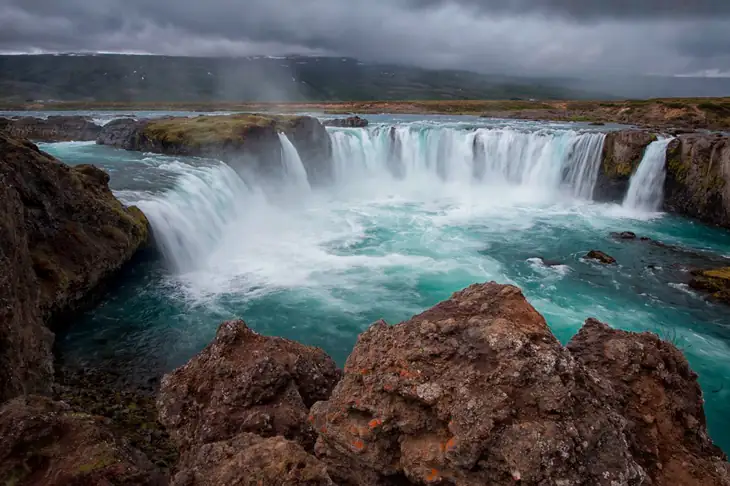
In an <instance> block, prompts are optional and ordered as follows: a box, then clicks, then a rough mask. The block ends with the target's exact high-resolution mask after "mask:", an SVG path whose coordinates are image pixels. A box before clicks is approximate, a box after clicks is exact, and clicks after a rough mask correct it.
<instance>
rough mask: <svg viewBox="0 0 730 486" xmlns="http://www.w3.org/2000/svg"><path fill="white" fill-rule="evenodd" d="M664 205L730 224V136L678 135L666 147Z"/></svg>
mask: <svg viewBox="0 0 730 486" xmlns="http://www.w3.org/2000/svg"><path fill="white" fill-rule="evenodd" d="M664 193H665V200H664V207H665V209H666V210H667V211H671V212H674V213H678V214H682V215H686V216H690V217H693V218H696V219H699V220H700V221H703V222H705V223H709V224H715V225H720V226H724V227H726V228H730V137H728V136H719V135H702V134H694V133H692V134H684V135H679V136H678V137H677V139H676V140H675V141H673V142H672V143H671V144H670V145H669V147H668V149H667V180H666V184H665V190H664Z"/></svg>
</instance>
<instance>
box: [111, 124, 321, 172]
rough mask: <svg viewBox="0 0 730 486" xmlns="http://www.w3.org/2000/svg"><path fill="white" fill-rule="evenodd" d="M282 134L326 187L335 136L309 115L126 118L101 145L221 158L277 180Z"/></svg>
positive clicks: (241, 167)
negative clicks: (280, 134)
mask: <svg viewBox="0 0 730 486" xmlns="http://www.w3.org/2000/svg"><path fill="white" fill-rule="evenodd" d="M279 133H284V134H285V135H286V136H287V137H288V138H289V140H290V141H291V143H292V144H293V145H294V146H295V147H296V149H297V152H298V153H299V156H300V157H301V159H302V163H303V165H304V168H305V169H306V171H307V176H308V178H309V180H310V182H312V183H314V184H317V183H326V182H328V181H329V180H330V179H331V178H332V176H333V174H332V164H331V157H332V144H331V141H330V138H329V135H328V134H327V130H326V129H325V127H324V125H322V124H321V123H320V122H319V120H317V119H316V118H312V117H308V116H284V115H249V114H245V115H228V116H198V117H194V118H184V117H176V118H161V119H153V120H140V121H137V120H132V119H122V120H116V121H114V122H112V123H109V124H108V125H107V126H105V127H104V129H103V130H102V132H101V134H100V135H99V137H98V139H97V143H99V144H101V145H110V146H114V147H118V148H123V149H126V150H137V151H143V152H154V153H160V154H169V155H193V156H210V157H216V158H220V159H222V160H225V161H226V162H228V163H229V164H230V165H232V166H233V167H234V168H236V169H240V170H243V171H255V172H256V173H258V174H262V175H273V176H276V175H278V174H280V173H281V171H282V170H283V167H284V166H283V154H282V144H281V141H280V140H279Z"/></svg>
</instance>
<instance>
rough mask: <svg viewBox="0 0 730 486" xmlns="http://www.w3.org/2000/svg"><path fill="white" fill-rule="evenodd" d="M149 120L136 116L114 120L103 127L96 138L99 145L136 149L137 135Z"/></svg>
mask: <svg viewBox="0 0 730 486" xmlns="http://www.w3.org/2000/svg"><path fill="white" fill-rule="evenodd" d="M146 123H147V122H146V121H145V120H142V121H138V120H136V119H134V118H119V119H117V120H112V121H110V122H109V123H107V124H106V125H104V126H103V127H101V131H100V132H99V135H98V136H97V138H96V143H97V144H98V145H109V146H111V147H116V148H121V149H124V150H136V144H137V139H136V137H137V136H138V134H139V133H140V131H141V130H142V129H143V128H144V126H145V124H146Z"/></svg>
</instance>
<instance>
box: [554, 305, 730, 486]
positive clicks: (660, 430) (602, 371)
mask: <svg viewBox="0 0 730 486" xmlns="http://www.w3.org/2000/svg"><path fill="white" fill-rule="evenodd" d="M567 348H568V350H569V351H570V352H571V354H572V355H573V356H574V357H575V358H576V359H577V360H578V362H580V363H581V364H583V365H584V366H585V367H586V368H588V369H589V370H590V371H591V373H593V374H594V376H596V377H598V379H599V380H600V381H602V382H603V384H604V386H606V387H610V388H611V389H612V391H613V393H612V396H613V406H614V408H615V409H616V410H618V411H619V412H620V413H621V414H622V415H623V416H624V417H625V418H626V419H627V421H628V423H629V426H628V427H627V430H626V437H627V439H628V443H629V446H630V448H631V453H632V455H633V457H634V458H635V460H636V461H637V462H638V463H639V464H640V465H641V467H642V468H643V469H644V470H645V471H646V472H647V473H648V474H649V476H650V477H651V480H652V483H651V484H654V485H657V486H660V485H667V486H669V485H672V486H700V485H706V486H715V485H718V486H719V485H728V484H730V473H729V472H728V464H727V462H726V461H727V458H726V457H725V455H724V454H723V453H722V452H721V451H720V449H718V448H717V447H715V446H714V445H713V444H712V442H711V441H710V439H709V437H708V436H707V429H706V424H705V414H704V409H703V406H702V403H703V401H702V391H701V390H700V386H699V384H698V383H697V375H696V374H695V373H694V372H692V370H691V369H690V368H689V364H688V363H687V360H686V359H685V357H684V356H683V355H682V353H681V352H680V351H679V350H678V349H677V348H676V347H675V346H674V345H672V344H670V343H667V342H665V341H662V340H661V339H659V338H658V337H657V336H656V335H654V334H650V333H643V334H634V333H628V332H624V331H617V330H614V329H611V328H610V327H608V326H607V325H606V324H603V323H601V322H598V321H596V320H595V319H589V320H588V321H586V325H585V326H584V327H583V328H582V329H581V330H580V332H579V333H578V334H577V335H576V336H575V337H574V338H573V339H572V340H571V341H570V343H569V344H568V346H567Z"/></svg>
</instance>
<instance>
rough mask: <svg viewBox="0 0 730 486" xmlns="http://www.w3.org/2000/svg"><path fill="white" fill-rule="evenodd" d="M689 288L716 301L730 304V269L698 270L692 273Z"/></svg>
mask: <svg viewBox="0 0 730 486" xmlns="http://www.w3.org/2000/svg"><path fill="white" fill-rule="evenodd" d="M689 286H690V287H691V288H693V289H695V290H699V291H701V292H705V293H708V294H709V295H710V297H711V298H712V299H714V300H717V301H720V302H725V303H726V304H730V267H722V268H712V269H709V270H700V269H696V270H694V271H693V272H692V280H690V282H689Z"/></svg>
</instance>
